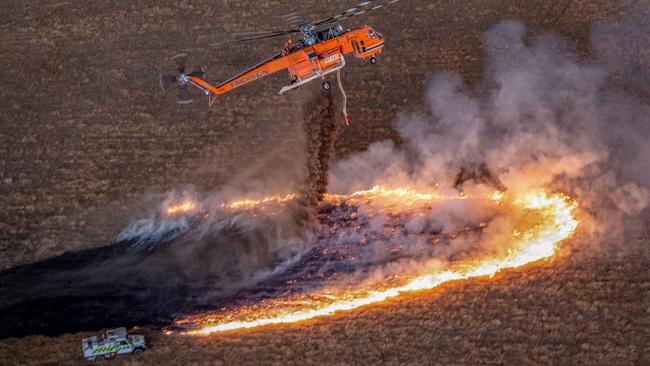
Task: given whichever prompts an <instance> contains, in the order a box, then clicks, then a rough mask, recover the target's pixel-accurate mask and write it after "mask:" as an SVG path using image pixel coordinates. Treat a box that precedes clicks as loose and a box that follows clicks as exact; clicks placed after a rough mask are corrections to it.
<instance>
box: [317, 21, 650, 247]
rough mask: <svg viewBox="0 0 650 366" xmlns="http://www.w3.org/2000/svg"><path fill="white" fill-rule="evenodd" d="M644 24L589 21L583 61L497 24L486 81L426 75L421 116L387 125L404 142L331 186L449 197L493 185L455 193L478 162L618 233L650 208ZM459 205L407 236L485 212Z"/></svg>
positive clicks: (514, 25) (353, 167)
mask: <svg viewBox="0 0 650 366" xmlns="http://www.w3.org/2000/svg"><path fill="white" fill-rule="evenodd" d="M646 19H647V18H643V17H637V18H628V19H625V20H622V21H608V22H603V23H600V24H597V25H595V26H594V30H593V37H592V42H593V50H594V52H593V55H592V56H590V57H579V56H577V55H576V54H575V53H574V52H573V50H572V48H571V46H570V44H569V43H567V42H566V41H565V40H563V39H562V38H561V37H558V36H556V35H553V34H542V35H537V36H535V35H531V34H528V33H527V31H526V27H525V26H524V25H523V24H522V23H520V22H515V21H507V22H501V23H499V24H497V25H495V26H494V27H493V28H492V29H491V30H490V31H489V32H488V34H487V37H486V43H487V44H486V50H487V59H488V62H487V65H486V68H485V73H484V78H483V80H482V82H481V83H479V85H478V86H477V87H475V88H470V87H468V86H467V85H466V84H465V83H464V81H463V80H462V78H461V77H460V76H459V75H457V74H453V73H440V74H436V75H433V76H432V77H431V79H430V82H429V86H428V91H427V94H426V95H425V101H426V106H427V111H426V112H425V113H410V114H404V115H402V116H401V117H400V118H399V119H398V120H397V121H396V122H395V125H394V127H395V129H396V130H397V132H398V133H399V135H400V137H401V140H402V141H403V143H402V144H401V146H399V147H398V146H396V145H395V144H394V143H393V142H392V141H381V142H377V143H374V144H372V145H371V146H370V147H369V148H368V150H367V151H364V152H361V153H359V154H354V155H351V156H348V157H346V158H344V159H342V160H340V161H338V162H337V163H336V164H334V167H333V169H332V170H331V172H330V191H332V192H334V193H347V192H350V191H354V190H358V189H367V188H369V187H371V186H372V185H375V184H382V185H386V186H404V185H408V186H411V187H413V188H415V189H422V190H431V189H433V188H436V189H437V190H439V191H441V192H443V193H452V194H453V193H454V192H458V191H459V190H466V191H471V190H482V191H485V190H489V189H494V188H497V187H495V186H494V184H491V183H490V181H489V180H483V181H480V180H479V179H475V180H474V181H473V182H468V183H465V184H463V185H462V187H458V185H457V182H456V177H457V176H458V174H459V171H462V170H463V169H467V167H476V166H486V167H487V170H488V171H489V173H490V174H491V175H493V176H495V177H496V178H498V179H497V181H498V182H499V183H502V184H503V186H504V188H506V189H507V190H508V191H509V192H512V193H516V192H519V191H521V190H529V189H531V188H532V189H534V188H545V189H548V190H551V191H560V192H566V193H567V194H569V195H571V196H572V197H574V198H575V199H576V200H578V202H580V205H581V206H580V207H581V208H580V209H581V217H582V218H583V221H582V226H581V229H582V230H584V231H585V232H586V233H593V234H598V235H603V234H606V235H609V236H613V235H619V234H622V233H623V232H624V231H625V228H631V227H633V226H634V225H632V224H630V223H632V222H634V221H635V220H637V219H636V218H637V216H639V215H640V214H641V213H642V212H643V211H644V210H645V209H646V208H647V207H648V203H649V202H650V194H649V189H650V159H648V157H649V156H650V118H649V117H648V116H650V104H649V103H648V100H649V98H650V83H648V80H650V79H649V77H650V68H649V67H647V66H648V63H649V61H648V60H649V59H650V58H648V57H647V56H648V52H649V50H650V43H649V42H650V41H649V39H650V38H649V37H647V35H648V34H650V33H649V31H650V29H649V25H648V24H650V23H649V22H647V20H646ZM490 185H492V186H490ZM452 206H453V204H452ZM450 209H451V211H450ZM458 210H459V212H457V213H454V209H453V207H447V208H446V209H445V210H440V211H438V212H431V213H430V214H429V215H428V216H426V217H418V218H416V219H414V220H413V221H411V222H409V223H408V224H407V225H406V232H405V233H404V238H408V237H409V235H412V234H414V233H417V232H420V231H422V230H423V228H425V227H431V226H433V227H439V228H440V229H441V230H443V232H452V231H453V230H455V228H457V227H458V226H462V225H464V224H465V223H466V222H465V221H466V219H467V218H468V217H471V215H472V214H474V215H476V214H479V215H481V214H483V213H485V214H487V211H485V208H479V207H471V206H470V207H464V208H459V209H458ZM434 211H436V210H434ZM496 218H497V219H498V218H499V217H498V216H497V217H496ZM484 219H485V218H484ZM493 219H494V218H493ZM506 221H507V220H506ZM377 225H378V226H381V225H380V223H375V226H377ZM497 225H506V226H507V225H508V224H507V222H501V223H500V224H498V223H497V222H492V223H491V228H490V227H488V230H486V233H487V234H489V233H490V232H492V234H496V233H497V230H494V229H493V228H494V227H495V226H497ZM487 234H486V235H487ZM602 238H603V237H602V236H601V239H602ZM473 239H476V238H473ZM481 240H483V241H485V238H483V239H481ZM470 241H471V240H470ZM470 241H468V240H465V239H462V240H456V241H455V242H454V244H453V245H452V247H453V250H459V251H460V252H462V251H464V250H466V249H467V248H469V247H472V244H471V243H470ZM493 249H498V248H493ZM452 253H453V251H452V250H450V251H448V252H445V253H444V254H445V255H451V254H452Z"/></svg>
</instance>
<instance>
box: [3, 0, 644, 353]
mask: <svg viewBox="0 0 650 366" xmlns="http://www.w3.org/2000/svg"><path fill="white" fill-rule="evenodd" d="M352 3H353V2H349V1H340V0H336V1H328V2H314V3H313V4H309V3H305V2H296V1H289V0H278V1H261V2H246V1H242V2H235V1H223V0H216V1H214V0H213V1H206V0H198V1H180V2H179V1H152V0H144V1H139V2H133V1H124V0H116V1H95V0H71V1H52V0H41V1H35V0H26V1H16V0H9V1H5V2H4V3H3V4H1V5H0V10H1V11H0V51H1V52H0V65H2V68H1V69H0V81H1V83H0V108H1V111H2V113H1V117H0V205H1V206H2V208H3V209H2V210H1V211H0V269H6V268H10V267H14V266H16V265H20V264H25V263H29V262H34V261H37V260H40V259H44V258H47V257H51V256H54V255H57V254H61V253H63V252H66V251H74V250H78V249H81V248H87V247H90V246H100V245H105V244H106V243H108V242H110V240H111V239H113V238H114V237H115V235H116V234H117V233H118V232H119V230H120V229H121V228H123V227H124V226H125V225H126V224H128V222H129V221H130V220H131V219H133V218H134V217H136V216H137V213H138V212H140V211H139V210H141V209H142V207H141V206H142V204H141V202H142V200H143V197H146V195H147V194H149V193H158V192H165V191H167V190H170V189H173V188H176V187H179V186H181V185H186V184H193V185H194V186H196V187H197V189H198V190H214V189H217V188H219V187H220V186H221V185H223V184H224V183H225V182H227V181H228V179H229V178H231V177H232V176H233V175H234V174H235V173H237V172H238V171H239V170H241V169H242V168H243V167H247V166H250V165H252V164H254V163H255V162H256V161H258V160H259V159H261V158H262V157H263V156H265V155H267V154H268V153H269V151H273V150H274V149H275V148H276V147H277V146H281V145H283V144H290V143H292V140H291V139H293V138H294V137H295V136H296V133H299V132H300V123H299V119H300V112H299V111H300V108H301V100H302V99H303V98H296V97H292V96H290V95H289V96H286V95H285V96H281V95H278V94H277V91H278V90H279V88H280V87H281V86H282V85H283V83H284V82H285V81H286V80H285V78H286V76H285V75H277V76H272V77H269V78H268V79H267V80H265V81H262V82H257V83H254V84H252V85H250V86H247V87H244V88H242V89H240V90H238V91H236V92H234V93H231V94H229V95H225V96H224V97H223V98H221V99H220V100H218V102H217V105H216V106H215V107H213V108H212V109H208V108H207V101H203V100H197V101H195V102H194V103H193V104H192V105H190V106H179V105H176V104H175V103H174V102H173V101H170V98H169V96H167V95H164V94H163V93H162V92H161V91H160V89H159V88H158V75H159V72H160V71H161V70H164V69H165V68H166V67H167V66H168V62H167V60H168V58H169V57H170V56H172V55H174V54H176V53H178V52H181V51H185V52H189V53H191V54H192V56H193V57H194V58H195V59H196V60H197V62H200V63H201V64H206V65H207V66H208V69H209V72H210V77H211V78H212V79H213V80H219V79H223V78H225V77H226V76H228V75H229V74H231V73H233V72H235V71H236V70H238V69H241V68H242V67H245V66H249V65H250V64H253V63H255V62H256V60H258V59H261V58H263V57H264V56H265V55H267V54H269V53H270V52H272V51H274V50H275V48H276V47H278V46H279V45H280V44H281V41H269V42H258V43H249V44H246V45H241V46H239V45H236V46H228V47H224V48H219V49H217V48H214V47H210V46H209V44H210V43H212V42H217V41H220V40H223V39H226V38H227V37H228V35H229V34H231V33H233V32H245V31H253V30H265V29H272V28H274V26H276V25H277V24H279V22H280V19H279V16H280V15H281V14H283V13H288V12H291V11H299V12H301V13H302V14H304V15H305V16H307V17H309V18H322V17H324V16H326V15H329V13H332V12H334V11H338V10H339V9H345V8H347V7H349V5H351V4H352ZM624 3H625V2H620V1H614V0H575V1H572V2H568V1H543V0H532V1H518V0H496V1H488V0H462V1H451V0H445V1H422V0H402V1H401V2H399V3H397V4H394V5H392V7H390V8H384V9H381V10H378V11H376V12H374V13H370V14H368V15H367V16H365V17H363V18H355V20H349V21H347V22H346V23H343V25H344V26H347V27H353V26H355V25H357V24H359V23H357V22H360V23H366V24H371V25H373V26H374V27H375V28H377V29H379V30H381V31H382V32H383V33H384V35H385V36H386V38H387V43H388V45H387V49H386V51H385V52H384V55H383V57H382V58H381V60H380V62H379V63H378V66H370V65H365V64H362V63H360V62H350V63H349V64H348V67H347V68H346V69H345V70H344V71H343V76H344V84H345V86H346V89H347V92H348V102H349V105H348V111H349V113H350V116H351V119H352V121H351V122H352V126H351V127H350V128H349V129H346V130H345V131H344V132H343V133H342V134H341V135H340V137H339V140H338V141H337V144H336V155H337V156H345V155H346V154H349V153H351V152H355V151H361V150H364V149H365V148H366V147H367V146H368V144H370V143H371V142H374V141H377V140H381V139H385V138H396V135H395V133H394V132H393V130H392V129H391V123H392V122H393V121H394V120H395V119H396V117H397V116H399V114H400V113H401V112H403V111H405V110H409V111H412V110H417V109H418V108H421V107H422V104H423V101H422V100H423V94H424V91H425V88H426V82H427V77H428V76H429V75H431V74H432V73H434V72H439V71H453V72H458V73H460V74H461V75H462V76H463V77H464V78H465V80H466V82H467V83H469V84H475V83H478V82H479V79H480V77H481V74H482V71H483V67H484V59H485V55H484V53H483V50H484V34H485V31H486V30H488V29H489V28H490V27H491V26H492V25H494V24H495V23H496V22H498V21H500V20H504V19H516V20H522V21H523V22H525V23H526V24H527V26H528V27H529V29H530V31H531V32H532V33H540V32H546V31H552V32H556V33H559V34H561V35H562V36H564V37H566V38H567V39H568V40H570V42H571V45H572V46H573V47H574V48H575V50H576V52H578V53H579V54H581V55H583V56H584V57H588V56H589V52H590V44H589V31H590V27H591V25H592V24H593V23H594V22H596V21H598V20H601V19H604V18H608V17H617V16H621V14H622V13H623V9H625V6H624V5H625V4H624ZM567 5H568V7H567ZM313 87H314V88H316V87H317V86H316V85H313ZM204 102H205V104H203V103H204ZM643 221H644V222H646V223H647V222H648V221H649V220H648V219H647V218H646V219H645V220H643ZM649 240H650V237H649V236H648V231H647V229H645V230H644V229H641V230H639V232H638V233H637V234H634V235H630V236H628V237H627V238H626V241H625V242H624V243H611V247H608V248H604V249H603V248H601V249H599V250H593V248H591V247H590V246H586V247H585V248H586V249H585V248H583V247H582V246H583V244H581V243H575V242H569V243H567V245H568V247H569V248H568V249H567V250H565V251H563V253H562V255H561V256H560V257H558V258H556V259H553V260H551V261H548V262H544V263H536V264H532V265H530V266H527V267H526V268H521V269H518V270H515V271H509V272H506V273H502V274H499V275H497V276H496V278H494V279H478V280H471V281H466V282H462V283H450V284H447V285H445V286H443V287H440V288H438V289H436V290H433V291H428V292H423V293H417V294H413V295H409V296H403V297H400V298H399V299H398V300H395V301H391V302H388V303H385V304H382V305H379V306H373V307H368V308H364V309H362V310H359V311H355V312H352V313H343V314H339V315H337V316H335V317H332V318H328V319H320V320H314V321H310V322H307V323H305V324H300V325H295V326H286V327H269V328H264V329H259V330H251V331H241V332H232V333H228V334H223V335H215V336H211V337H208V338H205V339H197V338H188V337H183V336H164V335H162V334H160V333H159V332H148V333H147V335H148V338H149V340H150V344H151V349H150V350H149V351H148V352H146V353H145V355H143V356H142V357H141V358H124V359H122V360H121V361H116V362H112V363H115V364H119V363H124V364H160V365H164V364H183V365H199V364H201V365H202V364H225V365H230V364H377V363H391V364H442V365H447V364H469V365H474V364H602V365H613V364H621V365H643V364H648V363H650V253H649V251H648V249H647V248H648V241H649ZM581 248H582V249H581ZM589 248H590V249H589ZM592 250H593V251H592ZM0 326H2V325H0ZM82 336H83V334H71V335H63V336H60V337H56V338H47V337H42V336H30V337H27V338H21V339H7V340H2V341H0V364H7V365H17V364H31V363H33V364H50V365H59V364H82V363H84V362H85V361H84V360H83V358H82V357H81V352H80V347H79V339H80V338H81V337H82Z"/></svg>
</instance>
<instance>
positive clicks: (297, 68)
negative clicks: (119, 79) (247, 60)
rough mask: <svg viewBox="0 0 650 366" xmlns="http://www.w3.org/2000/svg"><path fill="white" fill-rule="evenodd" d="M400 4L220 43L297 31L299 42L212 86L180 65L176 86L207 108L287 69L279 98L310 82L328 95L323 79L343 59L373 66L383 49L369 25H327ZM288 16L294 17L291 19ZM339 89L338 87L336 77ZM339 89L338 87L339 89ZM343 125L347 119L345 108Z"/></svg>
mask: <svg viewBox="0 0 650 366" xmlns="http://www.w3.org/2000/svg"><path fill="white" fill-rule="evenodd" d="M398 1H399V0H388V1H386V0H384V1H382V0H374V1H364V2H362V3H360V4H358V5H356V6H354V7H352V8H350V9H348V10H345V11H344V12H342V13H339V14H337V15H334V16H331V17H328V18H325V19H322V20H319V21H316V22H313V23H311V22H304V23H301V24H299V25H298V26H297V27H296V28H293V29H288V30H282V31H275V32H259V33H254V34H249V35H248V36H247V37H245V38H239V39H235V40H231V41H226V42H221V43H219V44H218V45H223V44H229V43H238V42H245V41H251V40H258V39H266V38H273V37H280V36H284V35H287V34H292V33H301V34H302V37H301V38H300V39H299V40H298V41H295V42H294V41H293V40H291V39H289V40H288V41H287V42H286V43H285V45H284V48H283V49H282V50H281V51H279V52H278V53H276V54H274V55H272V56H271V57H269V58H267V59H265V60H263V61H262V62H260V63H258V64H256V65H255V66H253V67H250V68H248V69H246V70H244V71H242V72H240V73H239V74H237V75H234V76H232V77H230V78H228V79H227V80H225V81H223V82H221V83H219V84H216V85H213V84H211V83H209V82H208V81H206V80H205V79H203V77H204V75H205V70H199V71H192V72H188V73H186V72H185V66H184V65H180V67H179V70H178V75H177V76H176V80H175V82H176V83H177V86H178V87H180V88H186V87H187V86H188V85H190V86H192V87H194V88H195V89H196V90H198V91H199V92H201V93H203V94H205V95H207V96H208V104H209V106H212V105H213V103H214V98H215V97H216V96H217V95H220V94H224V93H227V92H229V91H231V90H234V89H236V88H239V87H241V86H244V85H247V84H249V83H252V82H254V81H257V80H260V79H262V78H265V77H267V76H269V75H271V74H273V73H276V72H278V71H282V70H288V72H289V77H290V82H289V84H288V85H286V86H284V87H282V89H280V94H282V93H285V92H287V91H289V90H292V89H296V88H298V87H299V86H301V85H303V84H306V83H308V82H310V81H313V80H316V79H321V80H322V84H321V87H322V90H323V91H325V92H329V91H330V89H331V84H330V82H329V81H327V80H325V75H327V74H330V73H332V72H335V71H339V70H341V69H342V68H343V67H345V65H346V60H345V57H346V56H348V55H352V56H354V57H356V58H358V59H361V60H365V61H368V62H369V63H370V64H373V65H374V64H376V63H377V60H378V56H379V55H380V54H381V52H382V50H383V49H384V42H385V39H384V36H383V35H382V34H381V33H380V32H378V31H376V30H375V29H373V28H372V27H371V26H368V25H364V26H362V27H359V28H355V29H351V30H349V29H348V30H343V27H342V26H341V25H340V24H337V25H333V26H331V25H330V24H332V23H338V22H340V21H342V20H344V19H347V18H350V17H354V16H357V15H361V14H363V13H365V12H367V11H370V10H376V9H379V8H381V7H383V6H385V5H388V4H392V3H396V2H398ZM292 17H296V16H295V15H292ZM338 76H339V85H340V74H339V75H338ZM341 88H342V87H341ZM344 119H345V124H346V125H347V124H348V121H349V119H348V116H347V113H346V112H345V107H344Z"/></svg>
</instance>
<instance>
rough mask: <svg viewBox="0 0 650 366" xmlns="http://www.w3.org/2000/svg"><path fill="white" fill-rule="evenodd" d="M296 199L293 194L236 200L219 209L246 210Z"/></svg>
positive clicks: (222, 205)
mask: <svg viewBox="0 0 650 366" xmlns="http://www.w3.org/2000/svg"><path fill="white" fill-rule="evenodd" d="M296 197H298V195H296V194H295V193H287V194H286V195H284V196H282V195H278V194H276V195H274V196H267V197H264V198H260V199H257V200H254V199H242V200H237V201H232V202H228V203H222V204H221V205H220V207H222V208H231V209H246V208H254V207H256V206H259V205H264V204H268V203H276V204H279V203H285V202H288V201H291V200H293V199H295V198H296Z"/></svg>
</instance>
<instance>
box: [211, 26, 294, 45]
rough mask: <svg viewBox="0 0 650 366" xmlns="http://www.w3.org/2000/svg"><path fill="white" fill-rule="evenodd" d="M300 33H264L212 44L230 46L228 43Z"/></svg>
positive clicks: (287, 31)
mask: <svg viewBox="0 0 650 366" xmlns="http://www.w3.org/2000/svg"><path fill="white" fill-rule="evenodd" d="M297 32H300V30H298V29H290V30H286V31H278V32H265V33H262V32H261V33H258V34H255V35H253V36H248V37H244V38H236V39H233V40H230V41H224V42H218V43H213V44H212V45H213V46H221V45H224V44H230V43H237V42H247V41H253V40H256V39H265V38H272V37H279V36H284V35H285V34H291V33H297Z"/></svg>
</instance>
